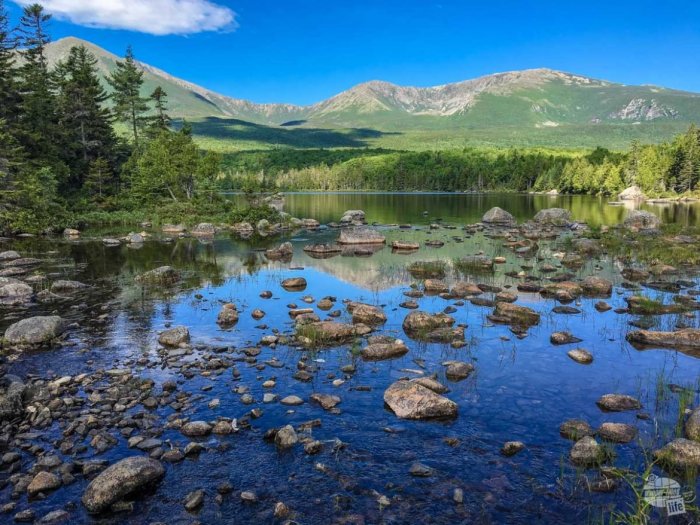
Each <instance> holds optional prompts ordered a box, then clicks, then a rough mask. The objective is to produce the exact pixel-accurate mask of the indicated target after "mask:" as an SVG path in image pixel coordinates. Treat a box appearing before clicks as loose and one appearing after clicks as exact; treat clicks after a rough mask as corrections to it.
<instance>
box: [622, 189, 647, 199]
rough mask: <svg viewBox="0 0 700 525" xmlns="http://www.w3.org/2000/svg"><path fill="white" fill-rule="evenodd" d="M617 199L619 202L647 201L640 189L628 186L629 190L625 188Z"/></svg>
mask: <svg viewBox="0 0 700 525" xmlns="http://www.w3.org/2000/svg"><path fill="white" fill-rule="evenodd" d="M618 198H619V199H620V200H621V201H645V200H647V196H646V195H644V192H643V191H642V189H641V188H640V187H639V186H630V187H629V188H625V189H624V190H622V192H621V193H620V194H619V195H618Z"/></svg>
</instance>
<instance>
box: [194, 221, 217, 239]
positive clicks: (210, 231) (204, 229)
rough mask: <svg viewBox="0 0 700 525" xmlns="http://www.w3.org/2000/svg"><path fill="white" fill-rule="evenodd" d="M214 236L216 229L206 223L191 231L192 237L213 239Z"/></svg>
mask: <svg viewBox="0 0 700 525" xmlns="http://www.w3.org/2000/svg"><path fill="white" fill-rule="evenodd" d="M215 234H216V228H215V227H214V225H213V224H209V223H208V222H201V223H199V224H198V225H197V226H195V227H194V229H193V230H192V235H196V236H198V237H213V236H214V235H215Z"/></svg>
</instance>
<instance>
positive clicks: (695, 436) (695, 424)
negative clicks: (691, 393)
mask: <svg viewBox="0 0 700 525" xmlns="http://www.w3.org/2000/svg"><path fill="white" fill-rule="evenodd" d="M685 435H686V437H687V438H688V439H692V440H693V441H700V407H697V408H696V409H695V410H693V411H692V412H691V413H690V416H689V417H688V420H687V421H686V422H685Z"/></svg>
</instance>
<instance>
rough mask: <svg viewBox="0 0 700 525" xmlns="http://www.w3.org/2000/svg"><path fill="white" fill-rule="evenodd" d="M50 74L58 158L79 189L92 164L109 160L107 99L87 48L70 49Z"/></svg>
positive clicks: (110, 137)
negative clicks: (53, 84)
mask: <svg viewBox="0 0 700 525" xmlns="http://www.w3.org/2000/svg"><path fill="white" fill-rule="evenodd" d="M54 74H55V77H56V81H57V84H58V92H59V94H58V102H59V104H58V106H59V111H58V112H59V119H60V124H61V130H62V135H63V148H62V154H63V157H64V160H65V162H66V164H67V165H68V166H69V167H70V168H71V175H72V177H73V182H74V184H75V186H76V187H79V186H80V185H81V184H82V181H83V180H84V178H85V176H86V175H87V173H88V171H89V169H90V164H91V162H92V161H94V160H95V159H97V158H103V159H105V160H107V159H111V158H112V157H113V149H114V145H115V142H116V138H115V136H114V132H113V130H112V122H111V121H112V114H111V111H110V110H109V109H108V108H106V107H105V106H104V103H105V101H106V100H107V99H108V96H107V93H106V92H105V90H104V89H103V87H102V85H101V84H100V80H99V78H98V76H97V74H98V73H97V59H96V58H95V57H94V56H93V55H92V54H91V53H90V52H89V51H88V50H87V48H85V47H84V46H76V47H72V48H71V50H70V52H69V55H68V58H67V59H66V60H65V61H63V62H61V63H59V64H58V65H57V66H56V70H55V73H54Z"/></svg>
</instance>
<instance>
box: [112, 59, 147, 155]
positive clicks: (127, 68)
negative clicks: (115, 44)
mask: <svg viewBox="0 0 700 525" xmlns="http://www.w3.org/2000/svg"><path fill="white" fill-rule="evenodd" d="M107 82H109V85H110V86H112V89H113V90H114V93H112V100H113V101H114V112H115V114H116V116H117V118H118V119H119V120H120V121H122V122H124V123H126V124H128V126H129V128H130V129H131V133H132V136H133V139H134V146H136V147H137V148H138V146H139V129H140V128H141V125H142V124H143V120H144V114H145V113H146V112H147V111H148V104H147V103H148V99H147V98H143V97H141V86H143V71H142V70H141V69H140V68H139V67H138V66H137V64H136V60H135V59H134V53H133V51H132V49H131V46H129V47H128V48H127V50H126V56H125V57H124V60H123V61H117V64H116V69H115V70H114V71H113V72H112V73H111V74H110V75H109V76H108V77H107Z"/></svg>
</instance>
